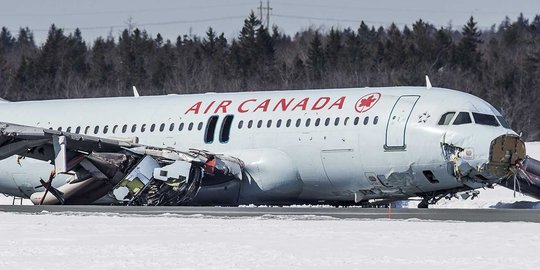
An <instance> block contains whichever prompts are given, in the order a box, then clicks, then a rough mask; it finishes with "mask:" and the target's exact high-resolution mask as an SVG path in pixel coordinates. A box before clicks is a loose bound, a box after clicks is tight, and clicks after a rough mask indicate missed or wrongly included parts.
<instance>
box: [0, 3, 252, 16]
mask: <svg viewBox="0 0 540 270" xmlns="http://www.w3.org/2000/svg"><path fill="white" fill-rule="evenodd" d="M252 4H253V2H251V1H249V2H248V1H244V2H240V3H238V4H217V5H200V6H185V7H169V8H153V9H152V8H150V9H134V10H126V9H122V10H107V11H88V12H67V13H48V14H46V13H18V14H17V13H0V16H2V17H62V16H81V15H105V14H113V15H114V14H130V13H151V12H156V11H173V10H192V9H209V8H222V7H241V6H247V5H252Z"/></svg>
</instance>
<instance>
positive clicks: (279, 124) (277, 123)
mask: <svg viewBox="0 0 540 270" xmlns="http://www.w3.org/2000/svg"><path fill="white" fill-rule="evenodd" d="M276 127H277V128H278V127H281V119H278V120H277V122H276Z"/></svg>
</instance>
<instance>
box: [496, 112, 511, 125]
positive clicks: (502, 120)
mask: <svg viewBox="0 0 540 270" xmlns="http://www.w3.org/2000/svg"><path fill="white" fill-rule="evenodd" d="M497 119H499V123H501V126H503V127H504V128H510V125H509V124H508V122H506V120H504V117H502V116H500V115H499V116H497Z"/></svg>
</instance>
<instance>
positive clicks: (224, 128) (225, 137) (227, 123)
mask: <svg viewBox="0 0 540 270" xmlns="http://www.w3.org/2000/svg"><path fill="white" fill-rule="evenodd" d="M232 121H233V116H232V115H227V116H225V119H223V123H222V124H221V132H220V134H219V142H221V143H226V142H228V141H229V137H230V134H231V126H232ZM268 123H272V121H269V122H268Z"/></svg>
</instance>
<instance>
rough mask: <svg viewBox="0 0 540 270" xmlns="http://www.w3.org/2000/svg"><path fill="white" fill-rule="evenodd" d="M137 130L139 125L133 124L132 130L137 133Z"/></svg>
mask: <svg viewBox="0 0 540 270" xmlns="http://www.w3.org/2000/svg"><path fill="white" fill-rule="evenodd" d="M135 131H137V125H136V124H133V126H132V127H131V132H132V133H135Z"/></svg>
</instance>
